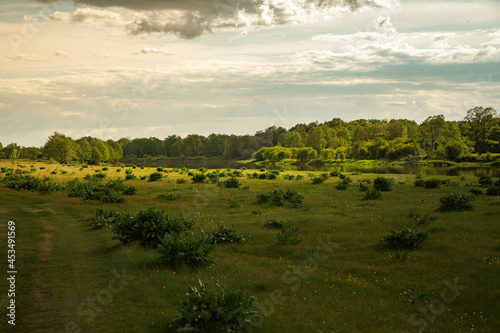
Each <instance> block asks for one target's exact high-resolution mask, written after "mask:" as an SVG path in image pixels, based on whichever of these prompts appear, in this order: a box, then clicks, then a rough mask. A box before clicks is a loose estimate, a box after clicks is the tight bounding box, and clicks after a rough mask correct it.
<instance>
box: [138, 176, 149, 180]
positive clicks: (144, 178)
mask: <svg viewBox="0 0 500 333" xmlns="http://www.w3.org/2000/svg"><path fill="white" fill-rule="evenodd" d="M146 178H148V176H140V179H141V180H146Z"/></svg>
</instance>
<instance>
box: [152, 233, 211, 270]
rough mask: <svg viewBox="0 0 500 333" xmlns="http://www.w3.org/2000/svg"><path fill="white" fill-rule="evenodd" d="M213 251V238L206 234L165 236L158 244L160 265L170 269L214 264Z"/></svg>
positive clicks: (173, 234)
mask: <svg viewBox="0 0 500 333" xmlns="http://www.w3.org/2000/svg"><path fill="white" fill-rule="evenodd" d="M214 250H215V243H214V241H213V238H212V237H211V236H209V235H206V234H201V235H197V236H195V235H193V234H188V233H181V234H176V233H172V234H166V235H165V237H164V238H163V239H162V240H161V242H160V243H159V244H158V252H159V253H160V259H159V261H160V263H162V264H164V265H166V266H170V267H179V266H181V265H182V264H186V265H188V266H191V267H196V266H207V265H211V264H213V263H214V262H215V259H214V257H213V254H212V252H213V251H214Z"/></svg>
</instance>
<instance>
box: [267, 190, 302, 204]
mask: <svg viewBox="0 0 500 333" xmlns="http://www.w3.org/2000/svg"><path fill="white" fill-rule="evenodd" d="M303 198H304V197H303V196H302V195H300V194H299V193H297V192H295V191H290V190H272V191H271V192H268V193H265V194H264V193H261V194H257V200H258V203H269V204H271V205H273V206H285V205H289V206H291V207H293V208H300V207H301V206H302V199H303Z"/></svg>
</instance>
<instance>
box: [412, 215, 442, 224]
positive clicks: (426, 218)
mask: <svg viewBox="0 0 500 333" xmlns="http://www.w3.org/2000/svg"><path fill="white" fill-rule="evenodd" d="M408 217H409V219H410V221H413V222H415V224H417V225H428V224H429V223H430V222H433V221H436V220H437V216H435V215H431V214H429V213H425V214H424V215H421V214H419V213H410V215H409V216H408Z"/></svg>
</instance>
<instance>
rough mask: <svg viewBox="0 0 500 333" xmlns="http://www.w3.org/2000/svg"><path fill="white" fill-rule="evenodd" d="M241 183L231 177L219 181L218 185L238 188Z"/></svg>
mask: <svg viewBox="0 0 500 333" xmlns="http://www.w3.org/2000/svg"><path fill="white" fill-rule="evenodd" d="M240 185H241V183H240V181H239V180H238V179H237V178H234V177H231V178H229V179H227V180H225V181H223V182H219V186H223V187H226V188H238V187H240Z"/></svg>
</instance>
